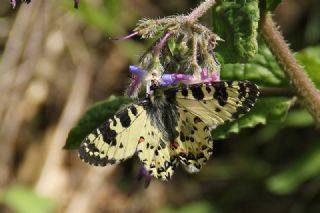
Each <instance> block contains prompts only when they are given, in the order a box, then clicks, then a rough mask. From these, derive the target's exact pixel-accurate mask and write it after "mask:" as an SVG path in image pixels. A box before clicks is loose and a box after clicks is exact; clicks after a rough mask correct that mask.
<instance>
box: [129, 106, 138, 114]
mask: <svg viewBox="0 0 320 213" xmlns="http://www.w3.org/2000/svg"><path fill="white" fill-rule="evenodd" d="M130 110H131V112H132V114H133V115H134V116H137V114H138V110H137V108H136V107H135V106H134V105H131V106H130Z"/></svg>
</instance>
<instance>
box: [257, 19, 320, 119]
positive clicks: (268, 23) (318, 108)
mask: <svg viewBox="0 0 320 213" xmlns="http://www.w3.org/2000/svg"><path fill="white" fill-rule="evenodd" d="M261 33H262V36H263V37H264V39H265V41H266V42H267V44H268V46H269V47H270V49H271V51H272V52H273V54H274V55H275V57H276V58H277V61H278V62H279V63H280V65H281V66H282V68H283V70H284V72H285V74H286V75H287V77H288V78H289V81H290V83H291V84H292V86H293V88H294V90H295V92H296V94H297V95H298V97H299V99H300V100H301V101H302V103H303V104H304V106H305V107H306V108H307V110H308V111H309V112H310V114H311V115H312V116H313V118H314V120H315V121H316V122H317V123H318V124H320V93H319V91H318V90H317V89H316V87H315V86H314V84H313V82H312V81H311V79H310V78H309V77H308V75H307V74H306V72H305V71H304V70H303V69H302V68H301V66H300V65H299V64H298V62H297V61H296V59H295V58H294V56H293V54H292V52H291V51H290V49H289V47H288V44H287V43H286V42H285V40H284V38H283V36H282V35H281V33H280V31H279V30H278V27H277V26H276V25H275V23H274V22H273V20H272V18H271V15H270V14H269V13H267V14H266V15H265V16H264V17H263V19H262V22H261Z"/></svg>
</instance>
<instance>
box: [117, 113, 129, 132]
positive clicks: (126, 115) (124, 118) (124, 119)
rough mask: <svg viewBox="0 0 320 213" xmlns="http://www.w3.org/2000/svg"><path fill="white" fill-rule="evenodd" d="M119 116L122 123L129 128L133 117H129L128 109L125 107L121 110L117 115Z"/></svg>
mask: <svg viewBox="0 0 320 213" xmlns="http://www.w3.org/2000/svg"><path fill="white" fill-rule="evenodd" d="M116 116H117V118H119V120H120V123H121V125H122V126H123V127H125V128H127V127H129V126H130V124H131V119H130V117H129V112H128V109H123V110H122V111H121V112H119V113H118V114H117V115H116Z"/></svg>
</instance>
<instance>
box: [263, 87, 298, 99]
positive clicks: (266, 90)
mask: <svg viewBox="0 0 320 213" xmlns="http://www.w3.org/2000/svg"><path fill="white" fill-rule="evenodd" d="M259 90H260V93H261V95H260V96H262V97H268V96H282V97H293V96H294V95H295V94H294V92H293V91H292V90H291V89H288V88H279V87H260V89H259Z"/></svg>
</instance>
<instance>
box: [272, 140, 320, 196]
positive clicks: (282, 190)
mask: <svg viewBox="0 0 320 213" xmlns="http://www.w3.org/2000/svg"><path fill="white" fill-rule="evenodd" d="M319 165H320V146H319V145H316V146H315V147H313V148H312V149H310V151H309V153H305V154H304V155H303V156H301V158H300V159H298V160H296V161H295V162H294V163H293V164H292V165H291V166H290V167H289V168H287V169H285V170H284V171H283V172H280V173H279V174H277V175H275V176H273V177H271V178H269V179H268V180H267V182H266V185H267V188H268V189H269V190H270V191H271V192H274V193H276V194H289V193H291V192H293V191H294V190H295V189H296V188H297V187H299V185H300V184H302V183H303V182H305V181H306V180H308V179H310V178H312V177H314V176H317V175H319V174H320V167H319Z"/></svg>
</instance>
